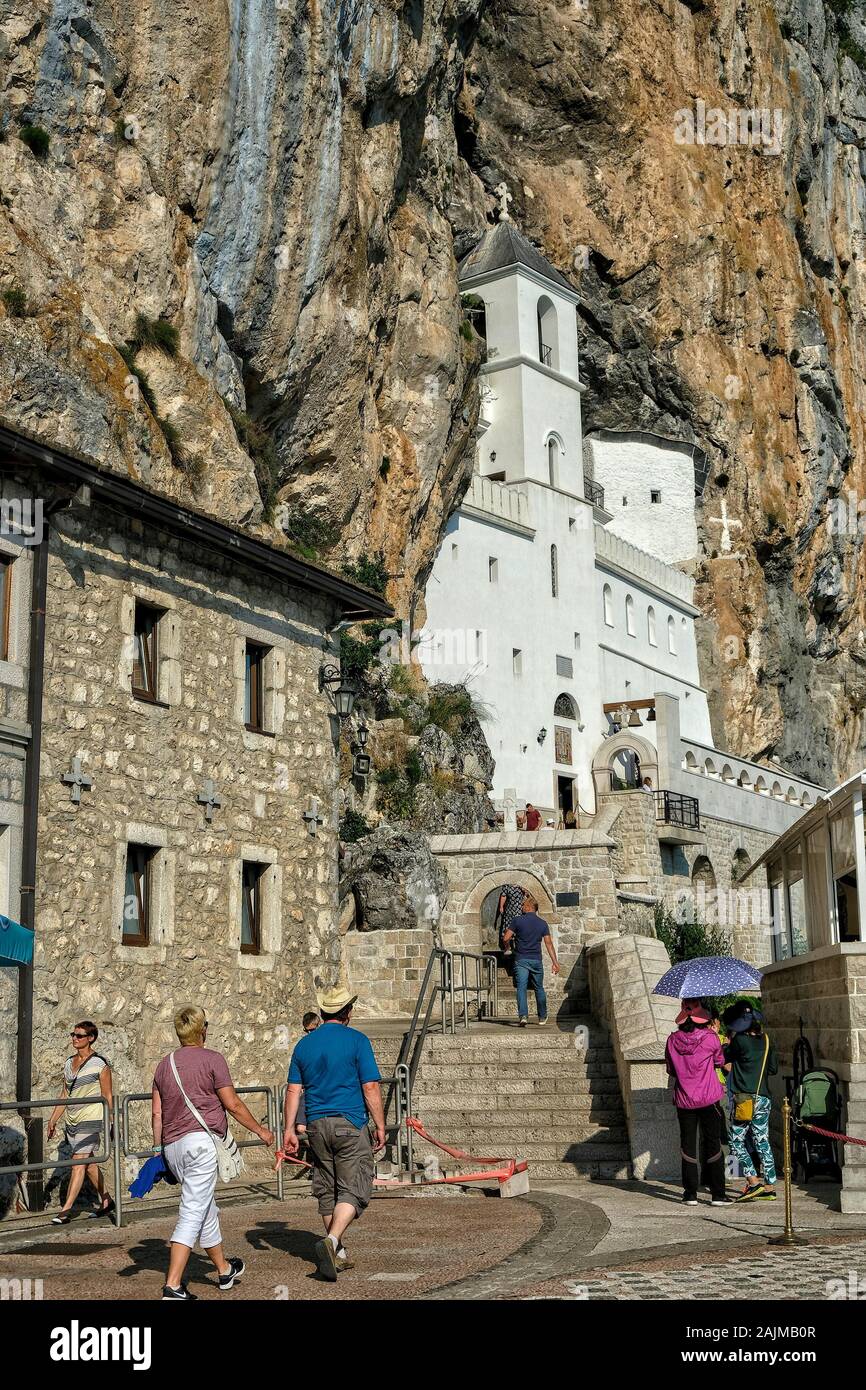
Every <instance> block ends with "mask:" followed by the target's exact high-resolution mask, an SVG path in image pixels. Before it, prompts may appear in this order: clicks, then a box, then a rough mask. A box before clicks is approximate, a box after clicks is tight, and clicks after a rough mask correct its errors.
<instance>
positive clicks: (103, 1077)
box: [48, 1020, 114, 1226]
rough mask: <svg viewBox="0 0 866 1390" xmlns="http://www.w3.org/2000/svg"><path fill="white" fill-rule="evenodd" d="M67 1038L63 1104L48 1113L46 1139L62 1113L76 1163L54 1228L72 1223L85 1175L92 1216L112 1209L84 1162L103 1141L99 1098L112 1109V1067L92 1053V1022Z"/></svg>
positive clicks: (98, 1176) (96, 1172)
mask: <svg viewBox="0 0 866 1390" xmlns="http://www.w3.org/2000/svg"><path fill="white" fill-rule="evenodd" d="M69 1036H70V1038H71V1039H72V1046H73V1047H74V1049H75V1051H74V1052H73V1054H72V1056H71V1057H67V1059H66V1062H65V1065H64V1067H63V1090H62V1092H61V1097H62V1101H63V1103H62V1104H60V1105H57V1106H55V1108H54V1110H53V1111H52V1112H51V1119H50V1120H49V1121H48V1138H49V1139H51V1138H53V1136H54V1131H55V1129H56V1128H57V1121H58V1120H59V1119H60V1116H61V1115H62V1114H63V1111H64V1110H65V1111H66V1112H67V1116H66V1126H65V1137H66V1142H67V1144H68V1145H69V1147H70V1149H71V1150H72V1152H71V1154H70V1158H73V1159H76V1160H78V1161H77V1162H76V1163H75V1166H74V1167H73V1168H71V1169H70V1176H69V1188H68V1190H67V1193H66V1201H65V1202H64V1204H63V1207H62V1209H61V1210H60V1211H59V1212H58V1213H57V1215H56V1216H55V1217H52V1221H53V1223H54V1225H55V1226H68V1224H69V1222H70V1221H71V1220H72V1208H73V1206H74V1205H75V1200H76V1198H77V1197H78V1194H79V1192H80V1191H81V1188H82V1186H83V1183H84V1175H85V1173H86V1174H87V1176H88V1177H89V1178H90V1181H91V1182H92V1183H93V1186H94V1187H95V1188H96V1191H97V1193H98V1196H99V1206H98V1207H96V1208H95V1209H94V1211H93V1212H92V1213H91V1215H92V1216H108V1215H110V1213H111V1212H112V1211H113V1210H114V1202H113V1201H112V1199H111V1197H109V1195H108V1193H107V1192H106V1191H105V1185H104V1183H103V1181H102V1173H101V1171H100V1169H99V1167H98V1166H97V1165H96V1164H95V1163H88V1162H87V1160H88V1159H89V1158H92V1157H93V1155H94V1154H95V1153H98V1152H99V1147H100V1141H101V1139H102V1132H103V1128H102V1127H103V1115H104V1107H103V1106H102V1104H101V1103H100V1097H104V1098H105V1100H106V1101H107V1102H108V1106H109V1109H110V1108H111V1103H112V1094H111V1067H110V1066H109V1065H108V1063H107V1062H106V1060H105V1058H104V1057H101V1056H100V1054H99V1053H98V1052H94V1050H93V1044H94V1043H95V1042H96V1039H97V1038H98V1036H99V1030H98V1029H97V1027H96V1025H95V1024H94V1023H91V1022H90V1021H89V1020H85V1021H84V1022H83V1023H76V1025H75V1027H74V1028H73V1030H72V1032H71V1033H70V1035H69Z"/></svg>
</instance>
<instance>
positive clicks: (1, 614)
mask: <svg viewBox="0 0 866 1390" xmlns="http://www.w3.org/2000/svg"><path fill="white" fill-rule="evenodd" d="M12 564H13V561H12V559H11V557H10V556H8V555H0V661H8V660H9V615H10V612H11V609H12Z"/></svg>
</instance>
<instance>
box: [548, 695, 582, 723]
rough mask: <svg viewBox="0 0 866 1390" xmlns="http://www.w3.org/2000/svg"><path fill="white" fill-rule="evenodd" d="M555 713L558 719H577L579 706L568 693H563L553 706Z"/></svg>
mask: <svg viewBox="0 0 866 1390" xmlns="http://www.w3.org/2000/svg"><path fill="white" fill-rule="evenodd" d="M553 713H554V714H555V716H556V718H557V719H575V720H576V719H577V705H576V704H575V703H574V700H573V699H572V697H571V696H570V695H569V694H568V693H567V692H566V691H563V692H562V694H561V695H557V697H556V700H555V702H554V706H553Z"/></svg>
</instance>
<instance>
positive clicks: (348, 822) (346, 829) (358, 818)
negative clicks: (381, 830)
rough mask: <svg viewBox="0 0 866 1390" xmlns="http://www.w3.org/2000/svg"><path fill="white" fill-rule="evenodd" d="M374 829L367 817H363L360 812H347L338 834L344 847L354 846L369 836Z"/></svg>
mask: <svg viewBox="0 0 866 1390" xmlns="http://www.w3.org/2000/svg"><path fill="white" fill-rule="evenodd" d="M372 829H373V827H372V825H371V824H370V822H369V821H368V820H367V817H366V816H362V815H361V812H360V811H347V812H346V814H345V815H344V817H343V819H342V820H341V821H340V828H339V831H338V834H339V837H340V839H341V840H342V841H343V844H344V845H354V844H356V843H357V841H358V840H363V838H364V836H365V835H369V834H370V832H371V831H372Z"/></svg>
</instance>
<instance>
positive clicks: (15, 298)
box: [3, 285, 27, 319]
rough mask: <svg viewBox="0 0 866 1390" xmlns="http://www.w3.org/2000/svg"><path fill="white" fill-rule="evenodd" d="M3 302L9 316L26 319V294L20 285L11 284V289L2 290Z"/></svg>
mask: <svg viewBox="0 0 866 1390" xmlns="http://www.w3.org/2000/svg"><path fill="white" fill-rule="evenodd" d="M3 303H4V304H5V305H6V309H7V312H8V314H9V316H10V318H13V319H26V317H27V296H26V294H25V293H24V291H23V290H22V288H21V286H20V285H13V286H12V288H11V289H8V290H4V291H3Z"/></svg>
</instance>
